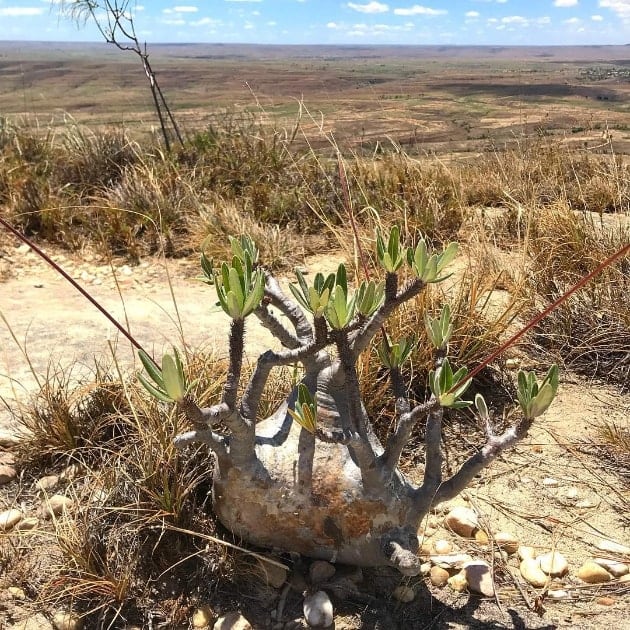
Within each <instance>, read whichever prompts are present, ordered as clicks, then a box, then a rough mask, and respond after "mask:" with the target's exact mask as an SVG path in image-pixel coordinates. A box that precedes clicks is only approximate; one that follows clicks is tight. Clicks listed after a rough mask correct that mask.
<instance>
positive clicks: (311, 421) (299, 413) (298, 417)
mask: <svg viewBox="0 0 630 630" xmlns="http://www.w3.org/2000/svg"><path fill="white" fill-rule="evenodd" d="M297 394H298V396H297V400H296V401H295V409H289V410H288V411H289V414H290V415H291V417H292V418H293V419H294V420H295V421H296V422H297V423H298V424H299V425H300V426H302V427H303V428H304V429H306V430H307V431H308V432H309V433H315V430H316V429H317V401H316V400H315V398H314V397H313V395H312V394H311V392H310V391H309V389H308V387H307V386H306V385H305V384H304V383H300V384H299V385H298V388H297Z"/></svg>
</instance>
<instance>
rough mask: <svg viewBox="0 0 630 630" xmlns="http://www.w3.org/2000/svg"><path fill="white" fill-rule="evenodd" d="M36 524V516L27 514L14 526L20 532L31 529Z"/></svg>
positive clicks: (37, 522) (37, 523) (37, 520)
mask: <svg viewBox="0 0 630 630" xmlns="http://www.w3.org/2000/svg"><path fill="white" fill-rule="evenodd" d="M38 525H39V519H38V518H37V517H36V516H27V517H26V518H23V519H22V520H21V521H20V522H19V523H18V524H17V525H16V526H15V529H16V530H18V531H21V532H23V531H29V530H31V529H35V528H36V527H37V526H38Z"/></svg>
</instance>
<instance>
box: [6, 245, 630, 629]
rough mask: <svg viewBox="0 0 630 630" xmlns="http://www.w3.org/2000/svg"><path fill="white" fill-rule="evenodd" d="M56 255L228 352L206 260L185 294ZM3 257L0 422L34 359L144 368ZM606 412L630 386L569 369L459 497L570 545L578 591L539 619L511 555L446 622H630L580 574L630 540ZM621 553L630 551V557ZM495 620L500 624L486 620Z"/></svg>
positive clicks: (129, 314) (26, 261) (497, 521)
mask: <svg viewBox="0 0 630 630" xmlns="http://www.w3.org/2000/svg"><path fill="white" fill-rule="evenodd" d="M55 257H56V259H57V260H58V261H59V262H60V263H61V264H63V265H64V267H65V268H66V269H67V270H68V271H69V273H71V275H73V276H74V277H76V278H77V279H78V280H79V282H81V283H82V284H84V285H85V286H86V287H87V288H89V290H90V291H91V292H92V293H93V294H94V295H95V297H96V298H97V299H98V300H99V301H101V303H102V304H103V305H104V306H105V307H106V308H108V309H109V310H110V311H111V312H112V313H113V314H114V315H115V316H116V317H118V318H120V319H121V320H122V321H124V320H125V319H127V320H128V322H129V327H130V329H131V331H132V332H133V334H134V335H135V336H136V337H137V338H138V339H139V340H140V341H141V343H142V344H143V345H144V346H145V347H146V348H147V349H148V350H151V351H155V352H156V353H157V354H159V353H160V352H161V351H162V349H164V348H168V347H169V345H170V344H171V343H173V342H174V343H176V344H177V345H181V342H180V339H181V336H180V332H183V336H184V338H185V339H186V341H187V343H189V344H191V346H193V347H195V346H199V345H205V346H207V347H210V348H213V349H215V350H216V351H217V353H218V354H219V355H220V354H221V353H222V352H224V351H225V348H226V339H227V337H226V333H227V329H228V325H229V320H228V318H227V316H225V315H224V314H223V313H222V312H220V311H219V310H218V309H217V308H216V307H215V303H214V293H213V290H212V289H210V288H208V287H206V286H205V285H203V284H202V283H200V282H199V281H198V280H195V275H196V274H197V270H196V268H195V266H194V264H193V263H190V262H169V263H168V264H169V271H170V274H171V276H172V278H173V279H174V280H175V281H174V283H173V284H174V287H175V288H174V294H175V302H174V300H173V296H172V295H171V291H170V289H169V286H168V283H167V276H166V270H165V268H164V265H163V263H161V262H151V263H144V264H141V265H140V266H137V267H133V268H129V267H126V266H125V265H124V263H123V262H121V263H119V264H115V265H114V267H115V269H116V274H117V278H118V288H117V285H116V283H115V282H114V280H113V276H112V272H111V268H109V267H108V266H107V265H106V264H104V263H103V262H102V261H98V260H96V259H95V257H94V256H93V255H91V254H89V253H87V254H85V255H84V256H83V257H75V258H73V259H72V260H71V259H69V258H68V257H66V256H65V255H64V254H62V253H57V254H55ZM0 260H1V261H2V263H3V265H4V267H3V268H0V271H3V272H4V280H3V281H2V282H0V311H1V313H2V316H3V318H4V319H5V320H6V323H5V324H0V366H1V369H0V372H2V374H1V375H0V395H1V396H2V398H3V399H4V401H5V408H4V409H3V410H2V412H1V413H2V415H1V416H0V428H8V427H10V426H11V424H12V417H11V408H12V406H13V405H14V402H13V401H14V399H15V398H16V397H17V398H21V399H24V398H25V397H26V396H28V395H29V393H33V392H35V391H36V380H35V377H34V376H33V372H32V371H31V367H30V366H32V368H33V371H34V372H35V373H36V374H40V375H41V374H44V373H45V372H46V370H48V369H55V366H57V365H61V366H68V365H71V364H73V363H76V364H77V366H78V368H77V370H78V371H77V376H79V374H80V370H81V369H82V368H81V367H80V366H88V367H89V366H90V365H92V364H93V361H94V357H102V358H103V359H105V360H107V359H108V358H109V357H111V352H112V351H111V348H110V346H116V347H117V352H116V356H117V357H118V360H119V361H120V363H121V365H122V367H123V368H125V369H128V368H131V367H132V366H133V360H134V358H133V353H132V352H131V350H130V349H129V343H128V342H127V341H125V340H123V339H121V336H120V335H119V334H118V333H117V332H116V331H115V330H114V328H113V326H112V325H111V324H110V323H109V322H108V321H107V320H106V319H105V318H104V317H103V316H102V315H101V314H100V313H98V312H97V311H96V310H95V309H94V308H93V307H92V306H91V305H89V304H88V303H87V302H86V301H85V299H84V298H83V297H82V296H81V295H79V294H78V293H77V292H76V290H75V289H73V288H72V287H71V286H70V285H69V284H68V283H67V282H65V281H64V280H63V279H60V278H59V277H57V276H56V274H55V273H54V272H53V271H52V270H50V269H48V268H47V267H45V266H44V264H43V263H40V261H39V260H38V259H36V258H35V257H34V255H33V254H31V253H29V252H28V251H27V250H26V249H25V248H17V247H15V246H8V247H7V246H5V247H4V250H3V252H2V259H0ZM175 303H176V304H177V310H176V308H175V305H174V304H175ZM123 304H124V306H123ZM7 324H8V325H7ZM9 326H10V330H9ZM250 329H251V330H250V331H249V332H248V336H247V344H246V348H247V354H248V356H249V357H250V358H252V359H254V358H255V356H256V354H257V353H258V352H259V351H261V350H264V349H266V348H267V347H269V345H270V343H272V342H273V341H272V339H271V338H270V335H269V334H268V333H267V332H266V331H264V330H263V329H261V328H260V327H259V326H257V325H253V326H250ZM14 338H15V339H14ZM16 340H17V342H19V345H20V346H21V348H20V347H19V346H18V343H16ZM22 350H25V352H26V354H27V355H28V361H27V360H26V358H25V356H24V353H23V352H22ZM29 363H30V365H29ZM86 369H87V368H86ZM603 422H609V423H613V422H614V423H615V424H617V425H618V426H625V427H627V426H628V424H629V422H630V396H627V395H626V396H622V395H620V394H619V393H617V392H616V391H615V390H614V389H612V388H610V387H607V386H606V385H602V384H595V383H586V382H584V381H583V380H579V379H575V378H573V377H572V376H571V375H566V374H564V375H563V383H562V386H561V389H560V393H559V395H558V397H557V399H556V401H554V404H553V406H552V407H551V409H550V410H549V412H548V413H547V414H546V415H545V417H544V419H543V420H542V421H541V422H540V423H538V424H537V425H536V426H535V428H534V430H533V431H532V432H531V435H530V436H529V437H528V438H527V439H526V440H525V441H524V442H523V443H522V444H520V445H519V447H518V448H517V449H516V450H515V451H514V452H513V453H512V454H510V455H507V456H505V457H503V458H500V460H499V461H497V462H495V463H494V464H493V465H492V466H491V467H490V468H489V469H487V470H486V471H484V472H483V474H482V475H481V476H480V477H479V478H478V479H477V480H476V483H475V484H474V486H473V487H471V488H470V489H469V490H468V491H467V492H466V493H465V494H464V495H463V496H460V497H458V498H457V499H456V500H455V501H454V502H453V503H456V504H467V505H472V506H473V507H474V508H475V509H476V510H477V511H478V512H479V513H480V515H481V518H482V524H484V527H485V528H487V530H488V531H492V532H498V531H510V532H512V533H514V534H515V535H516V536H517V537H518V538H519V540H520V541H521V542H522V543H524V544H529V545H532V546H534V547H535V548H536V549H537V550H539V551H540V552H541V553H542V552H544V551H549V550H551V549H557V550H558V551H560V552H561V553H562V554H563V555H564V556H565V557H566V558H567V560H568V561H569V566H570V570H569V574H568V576H566V577H565V578H562V579H561V581H559V583H558V586H560V585H563V586H564V588H565V589H566V590H567V591H569V593H570V594H571V596H570V599H568V600H565V601H551V600H549V599H545V598H544V597H543V600H544V608H545V609H546V612H545V613H544V614H543V615H542V617H540V618H538V617H537V616H536V615H534V613H533V612H532V611H531V610H527V606H526V604H525V599H524V596H523V593H522V592H521V591H520V589H518V588H517V586H516V582H515V581H514V580H513V579H512V578H511V577H510V575H511V572H513V571H515V566H514V561H513V560H512V559H511V560H510V561H508V564H507V565H505V566H503V567H502V570H501V571H500V572H499V574H500V575H501V576H502V577H501V580H500V584H499V587H500V588H499V597H498V603H496V602H485V603H484V605H483V606H480V607H478V608H476V609H474V610H472V611H469V613H466V614H467V615H468V614H470V618H469V619H468V621H466V619H467V618H468V617H464V619H463V620H462V623H463V625H460V623H459V622H456V621H455V618H453V619H452V623H451V622H449V624H448V625H439V624H438V625H436V626H435V627H449V628H451V627H453V628H455V627H458V628H459V627H461V628H464V627H474V626H476V624H481V625H479V626H478V627H496V628H502V627H506V628H512V627H536V628H538V627H541V628H542V627H545V628H602V627H605V626H609V627H611V628H621V627H622V625H623V623H624V622H622V620H623V619H624V618H626V619H628V618H629V617H628V612H629V610H628V601H629V600H628V592H629V591H630V585H629V584H628V583H626V584H625V585H624V584H621V583H619V584H617V583H612V584H608V585H605V586H600V587H594V586H588V587H585V586H584V585H583V584H580V582H579V580H578V579H577V578H576V577H575V573H576V572H577V569H578V568H579V566H580V565H581V564H582V563H583V562H585V561H586V560H588V559H590V558H592V557H594V556H597V555H599V556H601V555H602V552H598V551H597V550H596V546H597V544H598V543H599V542H600V541H601V540H602V539H609V540H613V541H616V542H618V543H622V544H626V545H628V544H630V537H629V536H628V526H629V521H628V512H627V507H628V487H627V485H624V481H623V477H622V476H620V474H619V470H618V466H617V464H616V463H615V462H614V461H608V460H605V459H602V458H601V457H599V455H598V453H597V452H596V451H594V450H593V448H592V445H591V447H589V448H586V449H585V448H584V442H585V440H589V439H590V440H591V441H593V440H594V441H597V439H598V438H597V437H596V427H597V426H600V425H601V424H602V423H603ZM550 479H551V480H552V481H553V483H552V482H550V481H549V480H550ZM626 480H627V478H626ZM439 538H449V539H452V538H453V535H452V534H450V533H448V532H445V531H444V530H443V529H441V528H440V527H439V526H438V527H437V531H436V532H435V533H432V535H431V536H430V541H435V540H437V539H439ZM455 542H456V545H457V546H458V547H459V548H461V549H462V550H466V551H470V552H471V553H472V554H473V555H474V556H475V557H479V556H480V555H482V556H484V557H485V556H487V555H488V551H487V549H486V550H484V549H482V548H480V547H479V546H478V545H477V546H475V544H474V543H471V542H470V541H465V540H463V539H460V540H456V541H455ZM490 557H491V554H490ZM616 558H617V559H618V560H621V561H625V562H628V561H630V556H623V555H617V556H616ZM510 567H511V569H510ZM521 586H523V584H522V583H521ZM447 590H448V589H444V590H443V591H441V592H437V591H436V592H434V596H435V597H437V599H438V600H441V601H443V602H444V603H448V605H449V606H452V607H454V608H453V610H456V609H457V607H458V606H461V607H462V608H461V610H462V611H463V610H464V609H465V607H466V606H465V602H466V601H467V599H466V598H467V595H457V596H454V595H453V594H452V593H451V594H447ZM524 592H525V595H526V597H527V598H528V600H529V602H530V604H531V605H532V606H534V605H535V602H536V601H537V597H540V596H541V592H540V591H538V592H537V591H536V590H535V589H532V588H531V587H528V586H526V585H525V586H524ZM606 594H610V595H611V600H609V601H608V602H607V603H606V604H602V603H601V601H602V600H601V596H602V595H606ZM513 608H516V609H518V610H521V611H523V612H522V615H524V617H523V619H525V622H524V623H525V624H526V625H522V624H523V621H522V620H521V621H519V622H518V623H517V622H516V621H514V618H513V615H511V614H510V610H512V609H513ZM506 609H507V610H506ZM624 610H625V611H626V612H625V613H624V612H623V611H624ZM519 614H521V613H519ZM522 615H521V616H522ZM447 617H448V615H447ZM490 619H492V620H493V621H492V622H491V625H490V626H486V625H484V624H485V623H490V621H489V620H490ZM520 619H521V617H519V620H520ZM344 623H347V625H346V626H345V627H347V628H352V627H361V626H353V625H351V623H352V622H351V619H350V618H347V621H346V622H344ZM444 623H446V617H444ZM519 624H521V625H519ZM620 624H622V625H620ZM339 627H344V626H342V625H340V626H339ZM366 627H367V626H366ZM409 627H416V626H413V625H412V626H409ZM417 627H425V626H417ZM626 627H627V626H626Z"/></svg>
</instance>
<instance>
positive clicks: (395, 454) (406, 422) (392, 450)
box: [381, 398, 438, 475]
mask: <svg viewBox="0 0 630 630" xmlns="http://www.w3.org/2000/svg"><path fill="white" fill-rule="evenodd" d="M437 404H438V403H437V400H435V398H431V400H429V401H428V402H426V403H424V404H422V405H418V406H416V407H414V408H413V409H412V410H411V411H409V412H407V413H404V414H402V415H401V417H400V420H399V422H398V426H397V427H396V430H395V431H394V433H393V434H392V435H391V436H390V438H389V440H387V444H386V445H385V451H384V452H383V455H382V456H381V461H382V462H383V466H384V467H385V470H387V472H388V474H390V475H391V474H393V473H394V472H395V471H396V469H397V467H398V462H399V461H400V457H401V455H402V452H403V449H404V448H405V446H406V445H407V442H409V439H410V438H411V434H412V433H413V430H414V428H415V426H416V424H418V421H419V420H420V418H421V417H422V416H424V415H425V414H427V413H430V412H432V411H433V410H434V409H435V407H436V406H437Z"/></svg>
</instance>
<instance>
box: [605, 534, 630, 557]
mask: <svg viewBox="0 0 630 630" xmlns="http://www.w3.org/2000/svg"><path fill="white" fill-rule="evenodd" d="M597 548H598V549H601V551H609V552H610V553H622V554H626V555H630V547H626V546H625V545H620V544H619V543H618V542H615V541H614V540H606V539H605V538H604V539H603V540H600V541H599V542H598V543H597Z"/></svg>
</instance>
